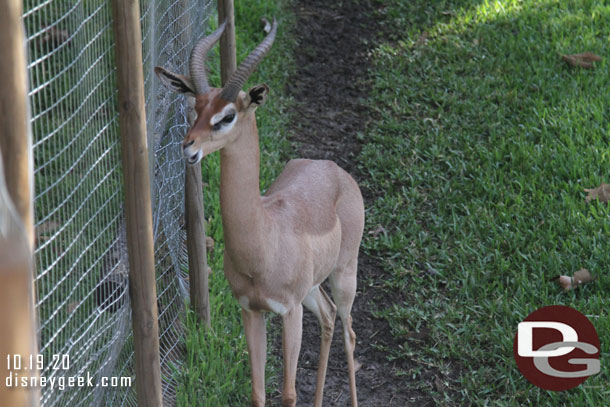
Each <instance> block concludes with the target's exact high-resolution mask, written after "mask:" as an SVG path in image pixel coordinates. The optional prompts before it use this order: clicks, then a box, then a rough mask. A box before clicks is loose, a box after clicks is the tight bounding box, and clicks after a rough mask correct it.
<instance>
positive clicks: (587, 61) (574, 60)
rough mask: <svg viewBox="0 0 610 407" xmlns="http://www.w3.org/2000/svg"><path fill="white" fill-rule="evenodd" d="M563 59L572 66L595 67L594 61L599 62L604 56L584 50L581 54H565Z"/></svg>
mask: <svg viewBox="0 0 610 407" xmlns="http://www.w3.org/2000/svg"><path fill="white" fill-rule="evenodd" d="M562 58H563V60H564V61H566V62H567V63H568V64H570V65H572V66H578V67H581V68H589V69H590V68H593V62H599V61H601V60H602V58H601V57H600V56H599V55H595V54H594V53H592V52H583V53H580V54H571V55H563V56H562Z"/></svg>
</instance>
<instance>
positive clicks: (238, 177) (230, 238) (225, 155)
mask: <svg viewBox="0 0 610 407" xmlns="http://www.w3.org/2000/svg"><path fill="white" fill-rule="evenodd" d="M243 120H244V122H242V123H241V124H242V125H241V126H240V128H239V129H236V130H237V131H241V134H238V135H237V138H236V140H235V141H234V142H232V143H230V144H228V145H227V146H225V147H224V148H223V149H222V150H220V208H221V213H222V225H223V229H224V237H225V244H226V248H227V249H228V250H230V251H232V252H235V251H242V250H243V252H242V253H247V252H252V250H251V249H255V248H257V247H259V248H260V247H261V244H262V242H263V237H264V230H263V227H264V210H263V205H262V201H261V196H260V181H259V172H260V169H259V166H260V152H259V146H258V130H257V128H256V118H255V117H254V113H252V114H250V115H249V116H247V117H245V118H244V119H243Z"/></svg>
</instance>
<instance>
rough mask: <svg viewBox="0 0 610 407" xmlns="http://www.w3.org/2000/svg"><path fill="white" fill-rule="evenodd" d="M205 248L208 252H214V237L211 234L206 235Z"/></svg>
mask: <svg viewBox="0 0 610 407" xmlns="http://www.w3.org/2000/svg"><path fill="white" fill-rule="evenodd" d="M205 248H206V249H207V251H208V252H212V250H214V239H212V238H211V237H210V236H206V237H205Z"/></svg>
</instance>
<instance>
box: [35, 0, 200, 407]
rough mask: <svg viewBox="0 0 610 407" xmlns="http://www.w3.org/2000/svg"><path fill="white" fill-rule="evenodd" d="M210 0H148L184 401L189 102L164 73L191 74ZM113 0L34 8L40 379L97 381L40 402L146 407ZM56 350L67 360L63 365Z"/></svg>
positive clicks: (176, 357) (160, 278) (170, 377)
mask: <svg viewBox="0 0 610 407" xmlns="http://www.w3.org/2000/svg"><path fill="white" fill-rule="evenodd" d="M211 5H212V1H211V0H141V16H142V20H141V21H142V37H143V44H142V46H143V57H144V61H143V62H144V75H145V81H146V82H145V85H146V103H147V130H148V138H149V143H148V145H149V148H150V150H151V157H150V158H151V161H150V162H151V176H152V178H151V182H152V191H151V192H152V197H153V222H154V238H155V256H156V271H157V294H158V300H157V302H158V306H159V328H160V329H159V331H160V343H161V364H162V376H163V396H164V403H165V405H166V406H171V405H174V404H175V390H176V389H175V386H176V380H175V377H176V373H175V372H176V369H175V367H177V366H179V365H180V363H181V360H182V354H183V350H182V349H181V348H180V346H181V345H180V344H181V343H182V341H181V340H180V337H181V334H182V331H183V327H182V325H181V323H182V320H181V317H180V315H181V313H182V311H183V304H184V299H185V297H186V296H187V295H188V288H187V280H186V278H185V274H184V273H185V269H186V254H185V249H184V238H185V233H184V226H183V219H184V218H183V213H184V195H183V183H184V161H183V159H182V157H181V151H180V150H181V149H180V147H179V143H180V141H181V139H182V137H183V135H184V134H185V132H186V126H187V125H186V114H185V109H184V108H183V100H182V99H180V98H179V97H178V96H176V95H174V94H171V93H169V92H167V91H165V90H162V89H160V88H159V84H158V81H157V80H156V78H154V77H153V76H154V74H153V68H154V66H155V65H162V66H165V67H167V68H169V69H172V70H174V71H176V72H186V63H187V59H188V52H189V51H190V49H191V47H192V46H193V44H194V42H195V41H196V40H197V39H198V38H199V37H200V36H201V35H203V32H204V30H205V28H206V25H207V19H208V18H209V16H210V13H211V10H212V8H211ZM111 11H112V10H111V8H110V2H108V1H105V0H80V1H79V0H26V1H25V2H24V21H25V25H26V30H27V35H28V51H29V61H30V62H29V66H28V70H29V78H30V104H31V109H32V128H33V134H34V140H33V144H34V162H35V164H34V166H35V169H34V174H35V190H36V193H35V219H36V220H35V226H36V252H35V257H36V269H37V272H36V289H37V302H36V308H37V312H38V314H39V318H40V331H39V335H40V339H41V342H40V352H41V354H43V355H44V356H45V363H44V369H43V371H42V374H43V375H44V376H46V377H47V379H50V378H54V377H55V378H59V377H69V376H85V377H86V376H87V375H89V376H90V377H91V379H92V381H93V383H94V387H75V388H65V389H64V390H58V389H54V390H51V388H50V387H46V388H43V389H42V405H43V406H103V405H107V406H113V407H114V406H122V405H128V406H135V405H136V397H135V379H134V380H133V381H132V386H131V387H112V388H105V387H97V386H95V385H97V384H98V383H100V380H101V378H102V377H113V376H116V377H133V376H134V369H133V356H134V355H133V345H132V341H131V312H130V307H129V295H128V277H127V274H128V259H127V246H126V232H125V226H124V217H123V207H122V205H123V204H122V202H123V192H122V173H121V164H120V163H121V157H120V140H119V135H118V115H117V113H116V112H117V109H116V91H117V89H116V76H115V63H114V43H113V41H114V40H113V33H112V13H111ZM53 355H68V357H69V365H66V364H63V365H59V366H57V365H55V364H54V363H53V358H54V356H53Z"/></svg>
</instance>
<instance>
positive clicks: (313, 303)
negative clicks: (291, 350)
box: [303, 286, 337, 407]
mask: <svg viewBox="0 0 610 407" xmlns="http://www.w3.org/2000/svg"><path fill="white" fill-rule="evenodd" d="M303 305H305V307H306V308H307V309H308V310H310V311H311V312H313V313H314V314H315V316H316V317H318V321H319V322H320V356H319V359H318V378H317V383H316V396H315V399H314V407H322V399H323V396H324V382H325V381H326V369H327V367H328V355H329V353H330V344H331V341H332V339H333V331H334V330H335V316H336V314H337V307H335V304H334V303H333V302H332V301H331V299H330V297H329V296H328V294H326V292H325V291H324V290H323V289H322V287H320V286H317V287H314V288H312V290H311V291H310V292H309V294H308V295H307V297H305V299H304V300H303Z"/></svg>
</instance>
